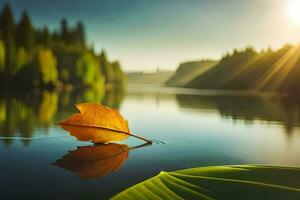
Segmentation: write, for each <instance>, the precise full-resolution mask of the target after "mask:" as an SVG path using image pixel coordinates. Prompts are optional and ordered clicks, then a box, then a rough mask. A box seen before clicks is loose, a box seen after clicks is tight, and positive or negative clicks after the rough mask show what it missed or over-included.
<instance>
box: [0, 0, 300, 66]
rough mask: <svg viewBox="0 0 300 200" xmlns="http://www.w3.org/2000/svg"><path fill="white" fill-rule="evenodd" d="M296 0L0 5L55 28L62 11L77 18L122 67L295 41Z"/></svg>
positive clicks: (54, 0) (20, 0)
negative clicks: (293, 10) (293, 11)
mask: <svg viewBox="0 0 300 200" xmlns="http://www.w3.org/2000/svg"><path fill="white" fill-rule="evenodd" d="M295 1H297V2H299V1H300V0H84V1H83V0H26V1H25V0H8V1H5V0H0V5H3V4H5V3H6V2H9V3H10V5H11V7H12V9H13V12H14V14H15V16H16V18H17V19H18V18H19V17H20V15H21V12H22V10H23V9H26V10H27V11H28V12H29V14H30V16H31V19H32V21H33V24H34V25H35V26H37V27H42V26H43V25H45V24H46V25H48V26H49V27H50V28H51V29H54V28H57V27H58V26H59V21H60V19H61V18H62V17H65V18H67V19H68V21H69V22H70V24H75V22H76V21H78V20H81V21H83V22H84V24H85V26H86V31H87V39H88V43H89V44H90V45H93V46H94V48H95V49H96V50H97V51H101V50H102V49H105V51H106V52H107V54H108V56H109V58H110V59H117V60H119V61H120V63H121V65H122V67H123V69H124V70H125V71H151V70H155V69H156V68H157V67H159V68H160V69H164V70H174V69H176V67H177V66H178V65H179V63H181V62H184V61H191V60H200V59H203V58H213V59H219V58H220V57H221V56H222V55H223V54H224V53H225V52H227V51H230V50H232V49H233V48H243V47H245V46H253V47H255V48H257V49H262V48H268V47H272V48H275V49H276V48H279V47H281V46H282V45H284V44H286V43H292V44H296V43H298V42H299V40H300V12H299V14H298V11H297V12H296V13H291V11H290V10H291V5H292V6H294V5H297V2H296V4H295ZM291 2H292V3H294V4H292V3H291ZM298 5H299V10H300V3H298ZM297 15H299V16H297ZM296 17H299V19H298V18H296ZM298 22H299V23H298Z"/></svg>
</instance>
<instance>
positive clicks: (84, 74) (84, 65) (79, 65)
mask: <svg viewBox="0 0 300 200" xmlns="http://www.w3.org/2000/svg"><path fill="white" fill-rule="evenodd" d="M76 76H77V77H78V78H79V79H81V81H82V82H83V83H84V84H85V85H92V84H95V83H98V82H99V81H100V82H102V80H103V78H102V74H100V71H99V62H98V60H97V59H96V57H95V56H93V55H92V54H91V53H89V52H86V53H84V54H83V55H81V57H80V58H79V59H78V60H77V61H76Z"/></svg>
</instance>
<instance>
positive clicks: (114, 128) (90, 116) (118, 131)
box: [60, 103, 130, 143]
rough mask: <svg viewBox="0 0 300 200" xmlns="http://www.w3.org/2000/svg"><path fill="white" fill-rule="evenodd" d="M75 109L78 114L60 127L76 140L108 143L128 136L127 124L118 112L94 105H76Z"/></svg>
mask: <svg viewBox="0 0 300 200" xmlns="http://www.w3.org/2000/svg"><path fill="white" fill-rule="evenodd" d="M76 107H77V109H78V110H79V111H80V113H76V114H74V115H72V116H70V117H69V118H68V119H66V120H65V121H63V122H61V123H60V125H61V127H62V128H63V129H65V130H66V131H68V132H69V133H70V135H72V136H75V137H76V138H77V139H78V140H83V141H93V142H95V143H108V142H113V141H122V140H124V139H126V138H127V137H128V136H129V134H130V131H129V128H128V123H127V121H126V120H125V119H124V118H123V117H122V116H121V115H120V113H119V112H118V111H116V110H114V109H111V108H108V107H105V106H102V105H100V104H94V103H83V104H77V105H76Z"/></svg>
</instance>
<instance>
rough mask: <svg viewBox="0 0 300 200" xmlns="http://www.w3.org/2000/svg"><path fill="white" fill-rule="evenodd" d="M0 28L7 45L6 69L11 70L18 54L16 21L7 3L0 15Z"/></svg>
mask: <svg viewBox="0 0 300 200" xmlns="http://www.w3.org/2000/svg"><path fill="white" fill-rule="evenodd" d="M0 29H1V30H2V35H1V37H2V39H3V41H4V46H5V71H6V72H11V71H12V67H13V65H14V58H15V54H16V43H15V22H14V18H13V15H12V12H11V9H10V6H9V5H8V4H6V5H5V6H4V8H3V10H2V12H1V16H0Z"/></svg>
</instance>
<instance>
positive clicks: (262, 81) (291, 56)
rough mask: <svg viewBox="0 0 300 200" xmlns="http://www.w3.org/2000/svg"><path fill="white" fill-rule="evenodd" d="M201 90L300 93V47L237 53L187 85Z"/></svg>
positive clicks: (222, 60) (225, 58)
mask: <svg viewBox="0 0 300 200" xmlns="http://www.w3.org/2000/svg"><path fill="white" fill-rule="evenodd" d="M185 86H186V87H190V88H201V89H239V90H245V89H246V90H262V91H277V92H287V93H291V92H299V91H300V47H299V46H288V45H287V46H285V47H283V48H281V49H279V50H277V51H272V50H268V51H265V52H260V53H258V52H256V51H255V50H254V49H252V48H246V49H245V50H241V51H237V50H235V51H234V52H233V53H232V54H230V55H227V56H225V57H223V58H222V59H221V61H220V62H219V64H217V65H216V66H214V67H213V68H210V69H209V70H207V71H206V72H205V73H202V74H201V75H199V76H197V77H196V78H194V79H193V80H191V81H190V82H189V83H187V84H186V85H185Z"/></svg>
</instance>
